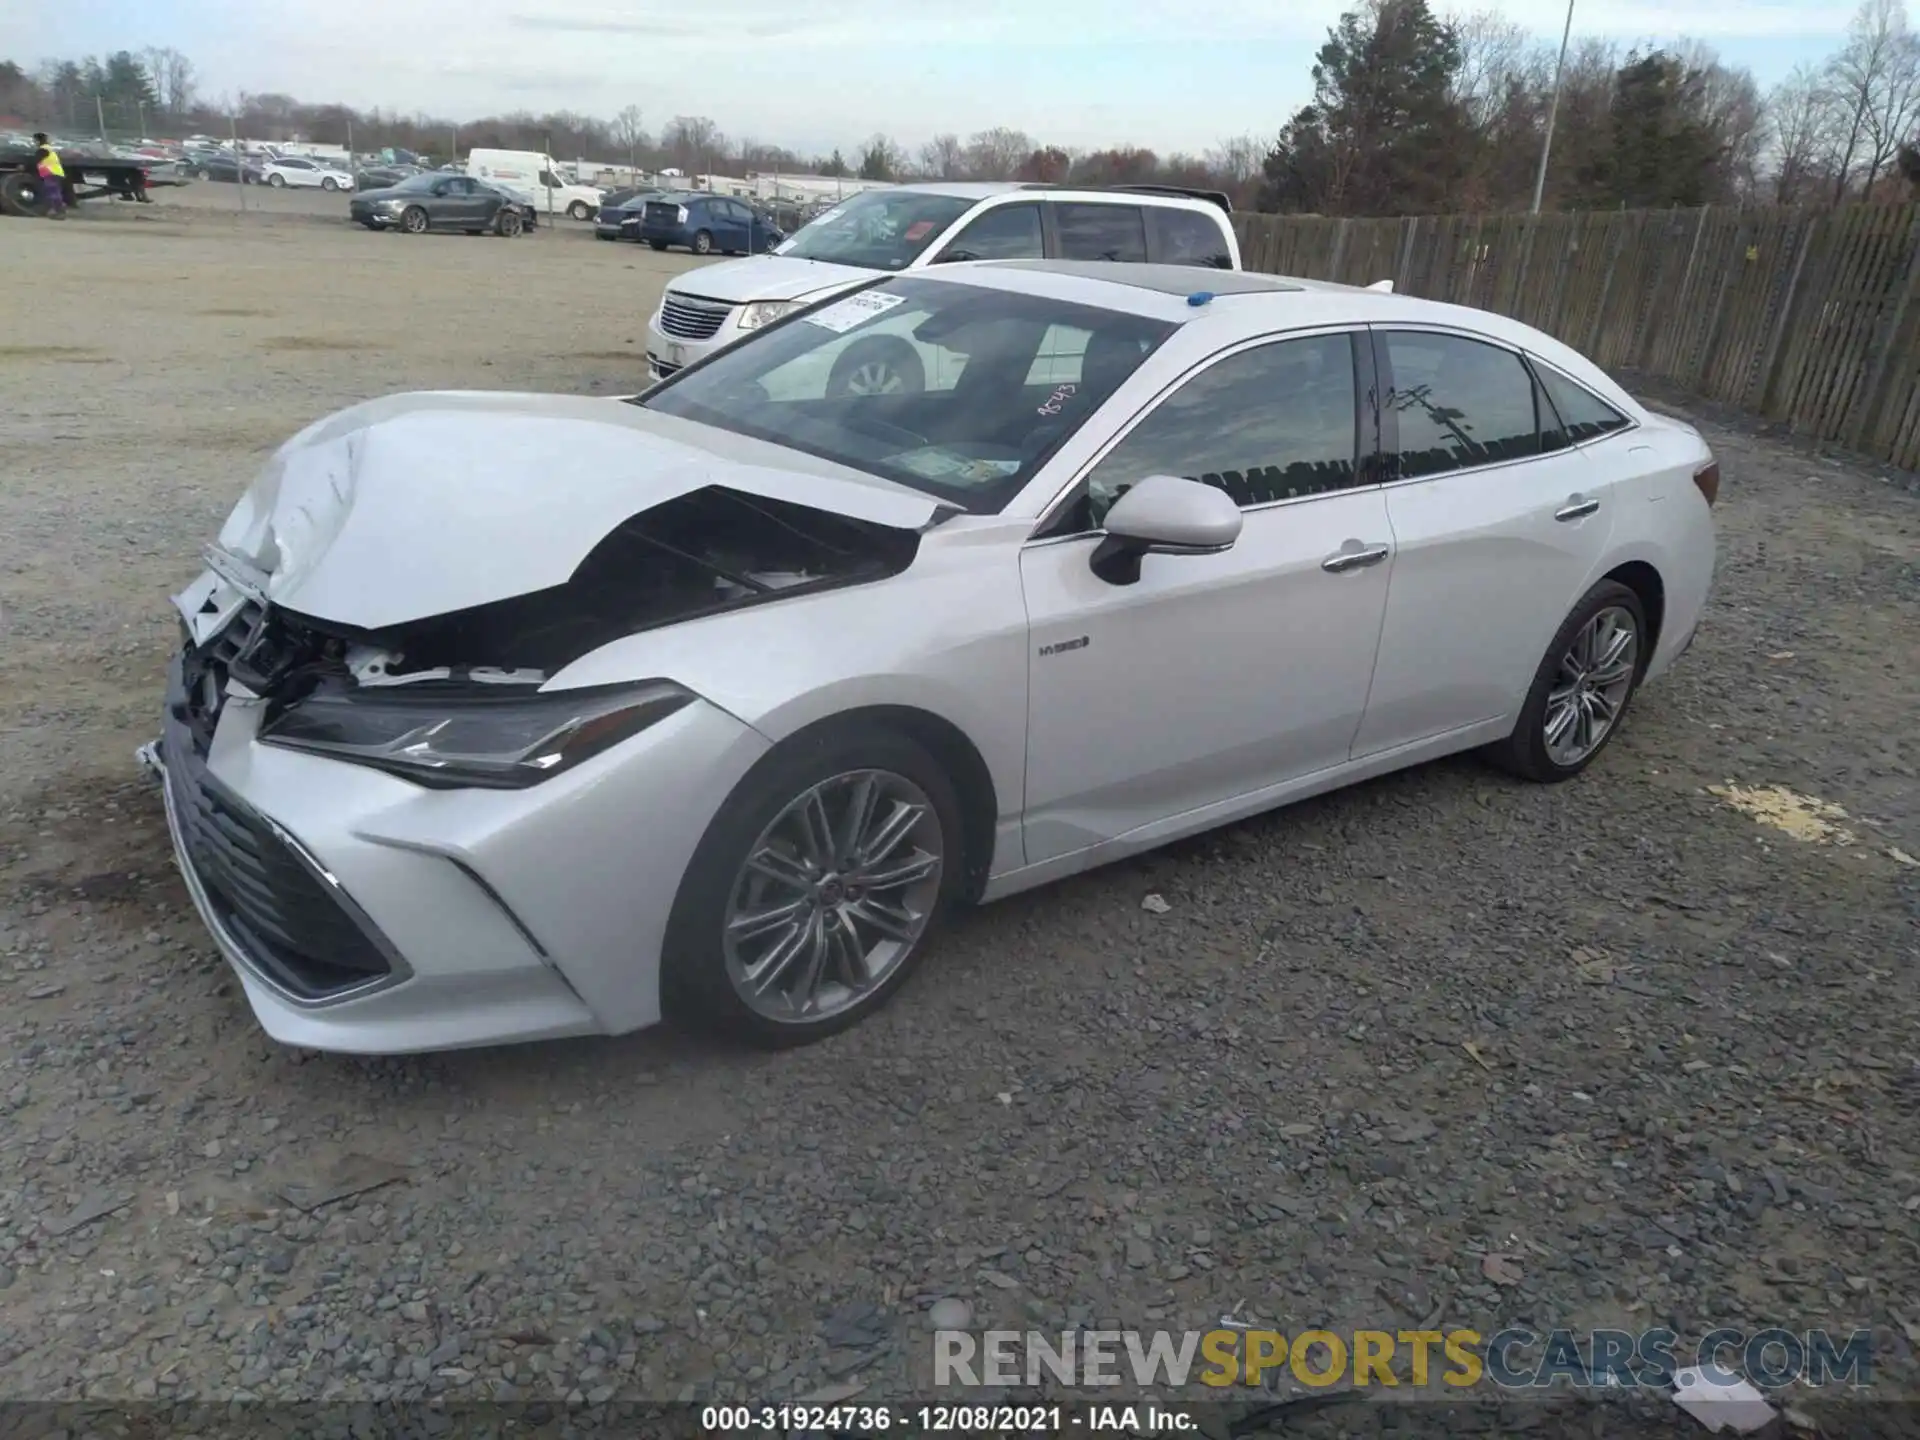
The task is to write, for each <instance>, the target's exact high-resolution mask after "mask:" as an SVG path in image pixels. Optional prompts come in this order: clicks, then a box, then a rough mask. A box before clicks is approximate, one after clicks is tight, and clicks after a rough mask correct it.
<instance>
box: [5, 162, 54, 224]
mask: <svg viewBox="0 0 1920 1440" xmlns="http://www.w3.org/2000/svg"><path fill="white" fill-rule="evenodd" d="M0 210H4V211H6V212H7V213H8V214H9V215H25V216H28V217H37V216H40V215H44V214H45V213H46V210H47V202H46V200H45V198H44V197H43V196H42V195H41V193H40V178H39V177H38V176H37V175H35V174H33V173H32V172H31V171H25V170H15V171H11V172H10V173H8V174H5V175H0Z"/></svg>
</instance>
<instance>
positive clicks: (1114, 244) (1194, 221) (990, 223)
mask: <svg viewBox="0 0 1920 1440" xmlns="http://www.w3.org/2000/svg"><path fill="white" fill-rule="evenodd" d="M1232 214H1233V206H1232V203H1231V202H1230V201H1229V200H1228V198H1227V197H1226V196H1225V195H1223V194H1220V193H1218V192H1215V191H1208V190H1177V189H1170V188H1167V187H1163V186H1154V185H1122V186H1115V187H1113V188H1111V189H1101V190H1087V189H1075V188H1067V187H1063V186H1057V185H1023V184H1015V183H982V184H955V183H946V182H942V183H929V184H925V185H893V186H888V187H886V188H885V189H878V190H864V191H862V192H860V193H859V194H857V195H854V196H851V197H849V198H848V199H846V200H845V201H842V202H841V203H840V204H837V205H835V206H833V207H832V208H831V209H828V210H826V211H824V212H822V213H821V214H820V215H818V216H816V217H815V218H814V219H812V220H811V221H809V222H808V223H807V224H806V225H804V226H802V227H801V228H800V229H799V230H797V231H795V232H794V234H793V235H792V236H790V237H789V238H788V239H787V240H786V241H784V242H783V243H782V244H780V245H779V246H778V247H776V249H775V250H774V252H773V254H771V255H759V256H754V257H753V258H751V259H745V260H731V261H727V262H725V263H724V264H720V265H709V266H705V267H703V268H701V269H698V270H693V271H689V272H688V273H687V274H685V275H682V276H680V277H678V278H676V279H675V280H673V281H672V282H671V283H670V284H669V285H668V286H667V288H666V290H665V291H664V292H662V294H661V298H660V305H659V307H658V308H657V309H656V310H655V311H654V314H653V317H652V319H651V320H650V321H648V324H647V368H648V373H649V374H650V376H651V377H652V378H653V379H655V380H660V379H664V378H665V377H667V376H668V375H671V374H673V373H675V372H676V371H678V370H680V369H683V368H684V367H686V366H688V365H691V364H693V363H694V362H695V361H697V360H700V359H703V358H705V357H706V356H708V355H711V354H713V353H714V352H715V351H717V350H720V349H723V348H725V347H726V346H728V345H731V344H733V343H734V342H735V341H737V340H740V339H742V338H743V337H745V336H747V335H750V334H752V333H753V332H754V331H755V330H757V329H759V328H760V327H761V326H763V325H766V324H768V323H770V322H771V321H773V320H777V319H778V318H779V317H780V316H782V315H785V314H788V313H790V312H792V311H794V310H797V309H801V308H803V307H804V306H807V305H812V304H817V303H818V302H820V301H821V300H823V299H826V298H828V297H831V296H833V295H836V294H840V293H843V292H845V291H847V290H850V289H852V288H854V287H855V286H858V285H862V284H865V283H866V282H868V281H870V280H872V279H873V277H874V274H875V272H877V271H878V272H886V273H897V272H899V271H904V270H922V269H925V268H926V267H927V266H930V265H947V264H954V263H960V262H967V261H975V260H1039V259H1063V260H1107V261H1115V262H1119V263H1126V262H1138V263H1148V262H1151V263H1157V264H1173V265H1196V266H1201V267H1206V268H1215V269H1223V270H1237V269H1239V268H1240V243H1239V240H1238V239H1237V238H1236V237H1235V235H1234V233H1233V224H1232ZM943 363H944V362H943V361H942V359H941V357H940V356H939V355H937V354H936V353H934V352H933V351H931V350H929V349H928V348H926V347H924V346H919V345H915V344H914V343H913V342H912V340H911V339H910V338H909V337H907V336H903V335H899V334H895V333H892V332H891V331H889V330H888V328H887V327H885V326H881V327H876V329H875V331H874V332H873V333H872V334H871V335H869V336H868V337H867V343H865V344H863V345H862V346H860V347H859V348H858V349H856V350H853V351H851V352H849V353H848V354H846V355H845V356H844V357H842V359H841V360H840V362H839V368H838V369H837V371H836V372H835V374H834V376H833V385H834V387H835V388H836V390H847V391H860V392H865V391H869V390H875V389H878V390H882V391H887V392H899V391H905V390H914V389H918V388H921V387H923V386H925V385H929V384H933V385H938V384H939V383H940V375H941V367H942V364H943Z"/></svg>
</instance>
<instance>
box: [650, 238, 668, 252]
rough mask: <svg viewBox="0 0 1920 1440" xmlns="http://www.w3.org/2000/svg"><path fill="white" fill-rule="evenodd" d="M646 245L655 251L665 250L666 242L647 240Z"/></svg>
mask: <svg viewBox="0 0 1920 1440" xmlns="http://www.w3.org/2000/svg"><path fill="white" fill-rule="evenodd" d="M647 244H649V245H651V246H652V247H653V248H654V249H656V250H664V249H666V248H667V242H666V241H664V240H649V241H647Z"/></svg>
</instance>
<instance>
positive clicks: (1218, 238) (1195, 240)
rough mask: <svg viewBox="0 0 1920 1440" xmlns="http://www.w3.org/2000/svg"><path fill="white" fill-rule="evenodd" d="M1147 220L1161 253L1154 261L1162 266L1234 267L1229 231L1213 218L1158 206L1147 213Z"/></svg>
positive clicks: (1221, 268)
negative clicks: (1229, 244)
mask: <svg viewBox="0 0 1920 1440" xmlns="http://www.w3.org/2000/svg"><path fill="white" fill-rule="evenodd" d="M1147 220H1148V223H1149V224H1151V225H1152V226H1153V243H1154V249H1155V250H1156V251H1157V252H1158V253H1156V254H1155V256H1154V259H1156V260H1158V261H1160V262H1161V263H1162V264H1166V265H1210V266H1212V267H1214V268H1215V269H1218V270H1231V269H1232V268H1233V253H1232V252H1231V251H1230V250H1228V249H1227V236H1226V231H1225V230H1224V228H1223V227H1222V226H1221V224H1220V222H1219V221H1217V220H1215V219H1214V218H1213V217H1212V216H1210V215H1202V214H1201V213H1200V212H1199V211H1197V210H1176V209H1174V208H1173V207H1172V206H1164V207H1163V206H1155V207H1153V208H1152V209H1150V210H1148V211H1147Z"/></svg>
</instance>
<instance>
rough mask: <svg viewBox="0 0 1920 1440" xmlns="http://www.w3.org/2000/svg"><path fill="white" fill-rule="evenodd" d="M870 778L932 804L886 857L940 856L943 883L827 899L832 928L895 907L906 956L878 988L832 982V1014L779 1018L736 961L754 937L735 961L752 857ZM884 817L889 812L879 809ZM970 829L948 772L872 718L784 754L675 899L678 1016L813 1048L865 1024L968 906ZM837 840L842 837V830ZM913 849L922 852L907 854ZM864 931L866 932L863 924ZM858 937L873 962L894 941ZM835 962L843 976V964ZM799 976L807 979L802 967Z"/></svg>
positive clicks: (722, 817) (775, 756) (895, 958)
mask: <svg viewBox="0 0 1920 1440" xmlns="http://www.w3.org/2000/svg"><path fill="white" fill-rule="evenodd" d="M863 774H872V775H874V776H876V777H886V778H887V779H889V780H892V781H904V782H905V785H904V786H902V787H901V788H902V790H904V791H911V792H917V793H918V794H919V796H921V797H923V798H924V800H925V802H926V806H925V809H924V810H923V811H922V812H921V818H920V819H919V820H916V821H915V822H914V828H913V830H912V831H911V832H910V833H908V834H907V835H905V836H904V838H902V839H901V840H899V841H898V842H897V848H895V849H893V850H891V851H889V852H885V856H884V858H886V859H887V860H892V861H900V862H904V861H905V860H906V859H907V858H908V857H909V856H914V855H918V856H925V855H929V854H931V855H933V856H934V857H936V859H937V862H938V869H937V872H936V875H937V879H936V878H935V876H934V875H929V876H925V877H922V878H920V879H918V880H916V881H914V882H913V883H912V884H911V885H901V886H898V887H897V888H896V887H887V888H886V889H885V890H884V891H883V889H882V887H880V886H877V885H876V886H871V887H868V888H869V889H870V893H869V894H868V895H867V897H866V899H864V900H863V899H862V890H861V889H860V888H848V889H846V890H845V892H844V894H842V893H841V892H839V891H838V890H836V897H837V901H838V903H837V905H836V903H835V899H834V898H829V899H828V900H827V901H825V902H821V903H820V904H819V906H818V911H819V913H820V914H821V916H822V917H823V922H824V923H825V924H826V925H828V926H829V927H831V926H832V925H833V924H834V923H835V922H834V919H833V918H832V917H834V916H835V915H838V916H839V917H842V918H841V920H840V922H839V923H843V924H844V923H846V922H845V920H844V917H845V915H846V914H847V913H848V912H849V910H851V911H853V912H854V913H855V914H856V915H860V914H862V912H864V911H865V909H866V906H867V905H868V904H870V903H871V902H873V901H876V900H877V901H879V902H880V903H881V904H882V905H883V906H884V910H883V911H882V913H890V915H892V916H901V917H911V919H912V921H913V922H914V924H913V926H912V927H911V939H910V940H906V941H900V942H898V943H899V944H901V945H903V946H904V947H905V948H904V951H896V952H894V953H892V954H891V955H883V957H882V958H881V960H880V961H879V962H878V963H879V964H881V965H883V966H884V967H885V968H884V969H883V970H882V972H881V974H880V976H879V978H878V979H877V980H875V981H872V982H870V988H866V989H863V990H862V989H855V988H854V987H852V986H848V985H835V984H834V983H833V982H832V980H831V979H827V983H826V985H825V986H824V987H823V988H822V990H821V992H820V993H821V995H822V997H823V1004H824V1005H826V1006H828V1007H830V1008H825V1009H823V1011H822V1013H820V1014H819V1015H818V1016H817V1017H815V1018H808V1017H806V1016H805V1015H804V1014H788V1015H787V1016H786V1017H785V1018H777V1017H775V1016H772V1015H769V1014H768V1013H766V1010H765V1009H764V1008H755V1006H754V1005H753V1004H750V1003H749V1002H748V1000H747V999H746V998H745V996H744V995H743V993H742V982H741V981H740V980H739V979H738V978H737V968H736V963H735V962H737V961H738V960H740V959H741V958H742V956H743V952H745V951H746V950H747V948H748V944H749V943H750V942H748V941H747V940H746V939H745V938H744V937H742V938H741V939H739V940H736V941H735V942H734V944H733V945H732V947H731V950H732V952H733V953H732V956H731V957H730V955H729V949H730V947H729V944H728V941H727V929H728V920H729V917H730V916H732V917H735V918H736V919H737V917H738V915H739V913H740V907H739V906H738V905H737V903H736V902H737V901H738V900H739V899H740V898H741V897H742V896H743V895H744V894H745V893H746V892H745V891H744V890H743V889H742V887H743V886H744V885H747V884H749V883H750V882H749V881H748V879H747V862H748V860H749V858H750V857H751V856H753V855H754V854H756V853H764V852H762V851H761V848H760V847H761V846H762V845H763V843H764V842H765V840H766V837H767V836H768V834H769V833H770V832H771V831H772V830H773V827H775V826H776V825H779V824H781V823H783V817H784V816H786V815H787V814H788V813H789V807H792V806H794V805H795V804H796V803H797V802H798V801H799V800H800V799H801V798H802V797H804V796H806V795H808V793H809V792H810V791H811V790H813V788H814V787H816V786H822V785H832V784H833V783H834V782H836V781H837V780H838V779H839V778H840V777H855V776H860V775H863ZM855 783H857V782H855ZM838 793H842V794H845V793H848V792H847V791H841V792H838ZM873 813H874V814H875V815H876V816H878V815H879V811H878V809H877V807H876V809H875V810H874V812H873ZM842 819H844V815H841V816H832V817H830V820H831V822H832V823H833V824H835V825H838V824H839V823H840V821H841V820H842ZM862 833H871V832H870V831H863V832H862ZM964 834H965V831H964V829H963V827H962V824H961V810H960V802H959V799H958V797H957V796H956V794H955V792H954V787H953V782H952V780H951V779H950V778H949V777H948V775H947V773H946V771H945V770H944V769H942V768H941V766H940V763H939V762H938V761H937V760H935V759H934V758H933V757H932V756H931V755H929V754H928V753H927V752H926V751H925V750H923V749H922V748H921V747H920V746H919V745H917V744H915V743H914V742H913V741H911V740H909V739H907V738H906V737H905V736H903V735H900V734H898V733H897V732H895V731H892V730H889V729H886V728H884V727H881V726H876V725H872V724H862V723H853V724H847V725H844V726H839V725H830V726H829V727H827V728H825V729H824V730H822V731H818V732H815V733H814V734H810V735H808V736H805V737H804V738H801V739H799V740H797V741H793V742H789V743H788V744H786V745H784V746H781V747H779V748H777V749H775V750H774V751H773V752H772V753H771V754H769V755H767V756H766V757H764V758H763V759H762V760H761V761H760V762H759V764H757V765H756V766H754V768H753V769H752V770H751V771H749V772H748V774H747V776H746V778H745V779H743V780H742V781H741V782H740V785H739V787H738V788H737V789H736V790H735V791H734V793H733V794H732V795H731V796H730V797H728V799H727V802H726V803H725V804H724V805H722V806H721V807H720V811H719V813H718V814H717V815H715V816H714V818H713V821H712V822H711V823H710V824H709V825H708V826H707V833H706V834H705V835H704V836H703V837H702V838H701V841H700V845H699V847H698V848H697V849H696V850H695V851H694V856H693V860H692V862H691V863H690V864H689V865H688V867H687V873H686V877H685V878H684V879H683V880H682V881H681V884H680V891H679V893H678V895H676V896H675V898H674V903H673V909H672V912H671V914H670V916H669V918H668V922H667V934H666V943H665V946H664V948H663V952H662V960H661V974H660V992H661V1003H662V1006H663V1007H664V1009H665V1012H666V1014H667V1016H668V1018H669V1019H671V1020H673V1021H674V1022H675V1023H678V1024H681V1025H686V1026H692V1027H695V1028H699V1029H704V1030H708V1031H719V1032H721V1033H723V1034H726V1035H728V1036H730V1037H732V1038H734V1039H738V1040H742V1041H745V1042H746V1043H748V1044H751V1045H755V1046H758V1047H761V1048H765V1049H785V1048H788V1047H790V1046H795V1045H805V1044H810V1043H811V1042H813V1041H815V1040H821V1039H825V1038H826V1037H827V1036H829V1035H832V1034H835V1033H837V1032H839V1031H841V1030H844V1029H846V1028H847V1027H849V1026H851V1025H854V1024H857V1023H858V1022H859V1021H861V1020H863V1019H865V1018H866V1017H867V1016H869V1015H871V1014H872V1013H873V1012H874V1011H876V1010H878V1009H879V1008H880V1007H881V1006H883V1005H884V1004H886V1003H887V1001H888V1000H890V999H892V997H893V996H894V995H895V994H896V993H897V992H898V991H899V989H900V987H901V986H902V985H904V984H905V983H906V981H907V979H908V977H909V976H910V975H911V974H912V972H913V971H914V970H915V969H916V968H917V967H918V966H919V964H920V962H921V960H922V958H923V957H924V955H925V953H926V949H927V944H928V941H929V940H930V938H931V936H932V935H933V933H934V932H935V930H936V929H937V928H938V922H939V920H940V917H941V915H942V914H943V913H944V912H945V911H946V910H947V909H949V908H951V906H952V905H953V903H954V902H955V901H956V900H957V899H958V897H959V894H960V890H961V882H962V877H963V876H964V875H965V874H966V871H967V860H966V856H965V855H964V853H963V845H964V838H963V837H964ZM835 838H836V839H837V838H839V836H838V831H837V830H836V835H835ZM908 846H911V847H912V849H911V850H909V849H906V848H905V847H908ZM835 848H839V847H838V846H836V847H835ZM833 863H834V866H835V868H836V869H844V870H845V872H846V874H847V875H848V876H849V877H850V879H849V882H848V883H849V887H853V886H858V885H859V884H860V882H859V880H858V879H856V878H851V877H856V876H858V874H859V873H860V872H859V869H858V867H856V866H853V865H850V864H843V863H842V862H840V861H835V862H833ZM887 868H891V867H887ZM762 873H764V872H762ZM868 873H872V871H871V870H869V872H868ZM835 883H836V885H837V884H838V882H835ZM916 887H917V890H918V892H919V893H918V894H917V895H916V893H915V892H916ZM779 893H780V894H784V891H783V890H782V891H780V892H779ZM796 893H798V892H796ZM896 897H897V898H896ZM768 901H772V902H773V904H775V905H777V904H778V900H777V898H776V897H773V896H769V897H757V898H756V901H755V904H754V906H753V907H751V908H754V909H759V908H760V907H761V906H762V905H763V904H766V903H768ZM894 923H899V922H898V921H897V920H896V921H895V922H894ZM862 924H863V928H864V927H865V922H864V920H863V922H862ZM852 934H853V938H854V939H855V940H856V941H857V942H861V943H862V945H863V947H864V945H865V942H867V941H869V940H871V941H874V942H876V946H875V948H874V949H873V950H871V951H869V952H868V954H867V960H868V962H869V963H872V961H873V956H874V955H880V954H882V952H884V950H885V947H886V945H887V944H888V943H889V941H888V940H887V939H886V938H885V935H884V932H881V931H877V930H874V929H871V928H865V929H864V933H862V932H861V931H853V932H852ZM806 959H807V957H806V956H804V955H802V956H801V957H800V958H799V960H798V961H797V962H796V965H797V966H799V967H804V965H805V964H806ZM827 959H828V962H829V963H835V964H836V969H837V960H838V957H837V956H828V957H827ZM793 973H794V974H795V975H796V976H798V974H799V969H797V968H796V969H795V971H794V972H793ZM823 978H826V977H824V976H823ZM834 991H838V994H837V995H836V994H833V993H832V992H834ZM763 1003H764V1004H768V1005H770V1004H771V1002H763ZM776 1008H777V1007H776Z"/></svg>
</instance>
